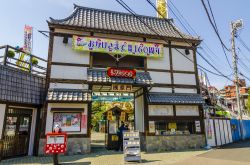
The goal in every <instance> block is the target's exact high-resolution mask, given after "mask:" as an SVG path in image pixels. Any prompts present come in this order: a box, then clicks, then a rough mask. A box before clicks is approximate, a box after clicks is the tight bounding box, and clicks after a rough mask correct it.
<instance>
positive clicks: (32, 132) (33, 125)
mask: <svg viewBox="0 0 250 165" xmlns="http://www.w3.org/2000/svg"><path fill="white" fill-rule="evenodd" d="M36 116H37V109H36V108H34V109H33V113H32V121H31V128H30V142H29V151H28V155H30V156H31V155H33V149H34V141H35V133H36V132H35V131H36Z"/></svg>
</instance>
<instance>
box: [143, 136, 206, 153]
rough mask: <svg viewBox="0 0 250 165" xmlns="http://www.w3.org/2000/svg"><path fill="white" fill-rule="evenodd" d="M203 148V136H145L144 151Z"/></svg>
mask: <svg viewBox="0 0 250 165" xmlns="http://www.w3.org/2000/svg"><path fill="white" fill-rule="evenodd" d="M204 146H205V136H204V135H175V136H147V137H146V151H147V152H160V151H173V150H187V149H200V148H202V147H204Z"/></svg>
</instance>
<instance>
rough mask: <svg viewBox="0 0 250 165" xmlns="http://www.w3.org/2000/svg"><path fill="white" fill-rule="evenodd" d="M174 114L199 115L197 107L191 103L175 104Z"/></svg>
mask: <svg viewBox="0 0 250 165" xmlns="http://www.w3.org/2000/svg"><path fill="white" fill-rule="evenodd" d="M176 116H199V108H198V106H193V105H177V106H176Z"/></svg>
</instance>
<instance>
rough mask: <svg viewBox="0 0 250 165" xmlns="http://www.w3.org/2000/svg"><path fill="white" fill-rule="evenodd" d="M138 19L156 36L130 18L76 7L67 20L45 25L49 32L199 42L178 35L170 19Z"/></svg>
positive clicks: (114, 12)
mask: <svg viewBox="0 0 250 165" xmlns="http://www.w3.org/2000/svg"><path fill="white" fill-rule="evenodd" d="M138 17H140V18H141V19H143V20H144V22H146V23H147V24H148V25H149V26H150V27H152V28H153V29H154V30H155V31H157V33H158V34H159V35H160V36H159V35H157V34H155V33H154V32H152V30H150V29H149V28H148V27H147V26H145V25H144V24H143V23H142V22H140V20H139V19H138V18H137V17H135V16H133V15H132V14H128V13H122V12H116V11H109V10H102V9H94V8H87V7H82V6H78V5H74V10H73V12H72V14H71V15H70V16H68V17H66V18H64V19H53V18H50V20H49V21H47V22H48V25H49V28H50V29H54V28H59V29H67V30H78V31H84V32H96V33H106V34H116V35H126V36H137V37H143V38H154V39H162V38H164V39H165V40H169V41H182V42H190V43H192V44H195V45H198V44H200V42H201V40H200V38H199V37H193V36H190V35H187V34H184V33H182V32H181V31H180V30H179V29H178V28H177V27H176V26H175V25H174V24H173V20H172V19H168V20H164V19H161V18H156V17H150V16H143V15H138ZM170 24H172V25H173V26H172V25H170ZM180 34H181V35H180Z"/></svg>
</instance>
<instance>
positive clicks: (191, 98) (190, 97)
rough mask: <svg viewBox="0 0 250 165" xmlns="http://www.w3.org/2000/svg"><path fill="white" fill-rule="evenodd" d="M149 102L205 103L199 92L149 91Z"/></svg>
mask: <svg viewBox="0 0 250 165" xmlns="http://www.w3.org/2000/svg"><path fill="white" fill-rule="evenodd" d="M147 99H148V102H149V103H153V104H155V103H159V104H203V103H204V100H203V98H202V97H201V95H199V94H179V93H149V94H148V97H147Z"/></svg>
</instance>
